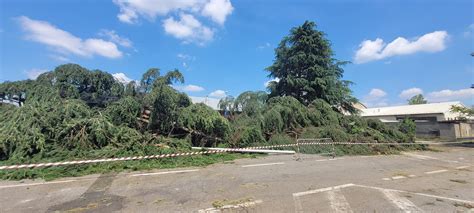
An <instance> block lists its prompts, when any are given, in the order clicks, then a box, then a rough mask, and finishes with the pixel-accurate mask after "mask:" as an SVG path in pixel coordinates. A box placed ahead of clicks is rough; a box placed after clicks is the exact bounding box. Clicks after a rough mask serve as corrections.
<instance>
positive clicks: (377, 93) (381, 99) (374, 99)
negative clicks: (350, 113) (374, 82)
mask: <svg viewBox="0 0 474 213" xmlns="http://www.w3.org/2000/svg"><path fill="white" fill-rule="evenodd" d="M386 96H387V93H386V92H385V91H383V90H381V89H377V88H373V89H372V90H370V92H369V94H368V95H366V96H365V97H364V98H363V99H362V102H363V103H364V105H366V106H368V107H383V106H388V103H387V102H388V101H387V99H386V98H385V97H386Z"/></svg>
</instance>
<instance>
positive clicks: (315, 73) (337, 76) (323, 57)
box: [266, 21, 357, 112]
mask: <svg viewBox="0 0 474 213" xmlns="http://www.w3.org/2000/svg"><path fill="white" fill-rule="evenodd" d="M325 36H326V35H325V33H324V32H322V31H319V30H317V29H316V24H315V23H314V22H311V21H306V22H305V23H304V24H303V25H301V26H298V27H295V28H293V29H291V31H290V34H289V35H288V36H286V37H284V38H283V39H282V41H281V42H280V44H279V45H278V47H277V48H276V49H275V60H274V62H273V64H272V65H271V66H269V67H267V68H266V70H267V71H268V72H270V74H269V77H271V78H277V79H279V80H278V81H271V82H270V83H269V86H268V89H269V90H270V97H275V96H292V97H294V98H296V99H297V100H298V101H300V102H301V103H302V104H304V105H309V104H310V103H311V102H312V101H314V100H316V99H322V100H324V101H326V102H327V103H329V104H330V105H332V106H335V107H336V108H342V109H344V110H346V111H349V112H355V111H356V110H355V108H354V107H353V106H352V104H353V103H354V102H356V101H357V99H356V98H354V97H353V96H352V95H351V93H352V92H351V90H350V88H349V86H350V85H351V84H352V82H350V81H347V80H342V77H343V73H344V70H343V69H342V66H343V65H344V64H346V63H347V62H344V61H339V60H337V59H335V58H333V55H334V53H333V51H332V49H331V44H330V42H329V40H327V39H326V37H325Z"/></svg>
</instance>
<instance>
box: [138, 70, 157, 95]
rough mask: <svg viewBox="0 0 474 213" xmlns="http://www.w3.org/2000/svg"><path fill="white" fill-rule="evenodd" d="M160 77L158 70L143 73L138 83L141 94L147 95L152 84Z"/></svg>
mask: <svg viewBox="0 0 474 213" xmlns="http://www.w3.org/2000/svg"><path fill="white" fill-rule="evenodd" d="M159 76H160V69H158V68H150V69H148V70H147V71H146V72H145V73H143V76H142V80H141V81H140V90H141V92H143V93H149V92H150V91H151V89H152V87H153V82H155V80H156V78H158V77H159Z"/></svg>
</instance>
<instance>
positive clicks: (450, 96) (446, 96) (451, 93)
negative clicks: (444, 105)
mask: <svg viewBox="0 0 474 213" xmlns="http://www.w3.org/2000/svg"><path fill="white" fill-rule="evenodd" d="M426 99H427V100H428V101H430V102H442V101H460V100H468V99H469V100H472V99H474V89H471V88H468V89H460V90H449V89H445V90H441V91H434V92H430V93H429V94H428V95H427V97H426Z"/></svg>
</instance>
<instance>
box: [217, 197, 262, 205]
mask: <svg viewBox="0 0 474 213" xmlns="http://www.w3.org/2000/svg"><path fill="white" fill-rule="evenodd" d="M252 200H253V199H252V198H250V197H245V198H240V199H236V200H227V199H223V200H216V201H214V202H212V206H213V207H214V208H222V207H224V206H227V205H238V204H242V203H246V202H251V201H252Z"/></svg>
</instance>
